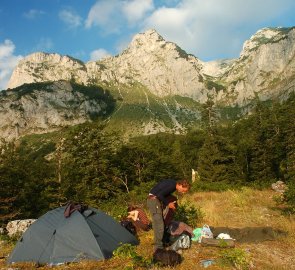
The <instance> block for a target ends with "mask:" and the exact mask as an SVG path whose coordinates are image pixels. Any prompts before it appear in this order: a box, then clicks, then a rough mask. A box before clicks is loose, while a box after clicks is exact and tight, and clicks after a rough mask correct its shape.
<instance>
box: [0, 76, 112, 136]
mask: <svg viewBox="0 0 295 270" xmlns="http://www.w3.org/2000/svg"><path fill="white" fill-rule="evenodd" d="M24 91H26V89H25V90H24ZM106 107H107V105H106V104H105V103H104V102H99V101H97V100H93V99H90V98H88V97H87V96H85V95H83V94H82V93H80V92H77V91H73V88H72V86H71V84H70V83H69V82H67V81H59V82H55V83H51V84H48V86H46V87H45V88H43V89H40V88H38V87H36V88H33V89H30V91H28V93H24V94H23V93H19V92H18V91H16V90H10V91H2V92H0V119H1V120H0V133H1V137H5V138H6V139H12V138H17V137H19V136H21V135H25V134H29V133H44V132H50V131H53V130H56V129H57V128H60V127H63V126H69V125H75V124H80V123H84V122H86V121H89V120H90V119H91V115H93V114H104V112H105V110H106Z"/></svg>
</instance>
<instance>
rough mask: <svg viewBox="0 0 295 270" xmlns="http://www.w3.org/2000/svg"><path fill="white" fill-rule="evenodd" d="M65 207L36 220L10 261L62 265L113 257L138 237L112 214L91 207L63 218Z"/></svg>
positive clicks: (135, 243)
mask: <svg viewBox="0 0 295 270" xmlns="http://www.w3.org/2000/svg"><path fill="white" fill-rule="evenodd" d="M65 208H66V207H60V208H56V209H54V210H52V211H49V212H47V213H46V214H45V215H43V216H41V217H40V218H39V219H38V220H36V221H35V222H34V223H33V224H32V225H31V226H30V227H29V228H28V229H27V231H26V232H25V233H24V234H23V236H22V238H21V239H20V240H19V241H18V243H17V244H16V247H15V248H14V250H13V252H12V253H11V255H10V257H9V258H8V263H13V262H37V263H41V264H43V263H48V264H53V265H54V264H59V263H65V262H74V261H79V260H81V259H90V260H101V259H105V258H110V257H111V256H112V252H113V251H114V250H115V249H116V248H117V247H119V246H120V245H121V244H124V243H130V244H133V245H137V244H138V240H137V239H136V238H135V236H134V235H132V234H131V233H130V232H129V231H128V230H126V229H125V228H124V227H122V226H121V224H120V223H118V222H117V221H116V220H114V219H113V218H112V217H111V216H109V215H107V214H105V213H104V212H102V211H100V210H97V209H94V208H89V209H88V210H86V211H84V212H83V213H80V212H79V211H75V212H73V213H72V214H71V215H70V217H68V218H65V217H64V210H65Z"/></svg>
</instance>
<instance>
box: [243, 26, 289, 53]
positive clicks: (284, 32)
mask: <svg viewBox="0 0 295 270" xmlns="http://www.w3.org/2000/svg"><path fill="white" fill-rule="evenodd" d="M292 30H294V27H265V28H262V29H260V30H258V31H257V32H256V33H255V34H254V35H252V36H251V38H250V39H249V40H247V41H246V42H245V43H244V45H243V50H242V52H241V55H240V56H241V57H242V56H245V55H248V54H249V53H250V52H251V51H253V50H256V49H257V48H258V47H260V46H261V45H264V44H267V43H277V42H279V41H280V40H282V39H285V38H287V36H288V34H289V32H290V31H292Z"/></svg>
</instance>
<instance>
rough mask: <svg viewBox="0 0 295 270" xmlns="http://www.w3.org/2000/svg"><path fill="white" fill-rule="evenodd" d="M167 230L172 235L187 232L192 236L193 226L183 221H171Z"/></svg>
mask: <svg viewBox="0 0 295 270" xmlns="http://www.w3.org/2000/svg"><path fill="white" fill-rule="evenodd" d="M167 232H168V233H169V234H170V235H172V236H176V235H181V234H183V233H186V234H188V235H189V236H190V237H191V236H192V234H193V228H192V227H191V226H189V225H187V224H186V223H184V222H182V221H171V222H170V224H169V226H168V229H167Z"/></svg>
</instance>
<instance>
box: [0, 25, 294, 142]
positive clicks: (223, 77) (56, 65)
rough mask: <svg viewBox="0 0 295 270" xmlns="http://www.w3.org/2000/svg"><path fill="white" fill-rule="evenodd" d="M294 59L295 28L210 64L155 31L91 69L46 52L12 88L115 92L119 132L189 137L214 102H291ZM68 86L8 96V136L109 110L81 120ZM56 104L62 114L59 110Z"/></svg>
mask: <svg viewBox="0 0 295 270" xmlns="http://www.w3.org/2000/svg"><path fill="white" fill-rule="evenodd" d="M294 55H295V28H294V27H293V28H265V29H262V30H260V31H258V32H257V33H256V34H255V35H253V36H252V37H251V38H250V39H249V40H247V41H246V42H245V43H244V46H243V50H242V52H241V54H240V57H239V58H238V59H230V60H219V61H212V62H207V63H206V62H202V61H200V60H199V59H198V58H196V57H195V56H193V55H189V54H187V53H186V52H185V51H183V50H182V49H181V48H179V47H178V46H177V45H176V44H174V43H171V42H167V41H165V40H164V39H163V38H162V37H161V36H160V35H159V34H158V33H157V32H156V31H155V30H148V31H146V32H145V33H141V34H138V35H136V36H135V37H134V38H133V40H132V42H131V43H130V45H129V46H128V48H127V49H126V50H124V51H123V52H122V53H121V54H119V55H117V56H115V57H108V58H105V59H103V60H101V61H97V62H88V63H83V62H81V61H79V60H77V59H74V58H71V57H69V56H61V55H58V54H46V53H40V52H39V53H34V54H32V55H29V56H27V57H26V58H24V59H23V60H22V61H20V63H19V65H18V66H17V67H16V69H15V70H14V72H13V74H12V77H11V79H10V82H9V88H10V89H12V88H15V87H17V86H20V85H23V84H24V83H27V84H30V83H36V82H47V81H60V80H65V81H71V82H76V83H78V84H81V85H102V86H106V87H109V86H112V88H113V89H115V90H114V91H115V93H116V95H117V97H119V99H118V102H117V103H118V104H117V108H116V110H115V112H114V115H111V116H110V119H115V120H112V121H114V123H115V125H116V127H118V125H122V128H126V127H127V126H128V125H125V124H126V123H128V124H129V125H131V124H130V123H132V125H133V126H134V127H135V126H137V127H138V129H136V128H135V129H134V134H136V133H138V130H140V131H139V132H140V133H141V134H150V133H155V132H159V131H167V130H168V131H169V130H170V131H172V132H176V131H177V132H183V131H185V129H186V127H187V125H189V124H194V123H196V121H198V120H199V118H200V113H199V111H198V110H199V109H200V108H199V107H198V106H199V104H200V103H201V104H202V103H204V102H206V101H207V99H208V96H210V98H213V100H214V101H215V104H216V105H219V106H235V105H238V106H240V107H242V106H247V105H248V104H249V103H250V102H251V100H253V99H254V98H256V97H259V98H260V99H262V100H266V99H269V98H273V97H280V98H284V97H286V96H287V95H288V93H289V92H292V91H294V84H295V56H294ZM68 87H70V86H69V85H67V84H66V83H64V84H63V85H62V86H60V83H57V84H54V89H55V90H54V91H53V92H48V91H47V92H46V91H45V92H42V91H39V92H38V91H36V93H35V92H34V95H35V96H36V97H35V98H32V96H31V95H30V96H27V95H25V96H22V97H21V98H19V99H16V98H15V96H16V95H17V91H16V90H13V91H11V90H10V91H4V92H3V93H1V98H0V108H1V106H2V109H1V111H0V113H2V116H1V118H0V119H1V121H0V122H1V125H0V128H1V129H2V134H4V135H5V136H6V135H7V136H12V135H11V134H12V133H14V134H16V133H18V132H20V133H21V132H22V130H23V132H37V131H38V132H39V131H40V132H41V131H44V130H52V129H54V127H57V126H63V125H67V124H76V123H81V122H83V121H86V120H87V119H88V117H89V115H88V114H87V112H90V111H92V112H95V113H98V112H101V111H102V110H103V106H105V105H103V104H98V103H95V104H91V102H92V101H91V100H90V99H88V100H85V102H84V104H85V106H86V107H85V106H84V107H83V108H82V107H79V106H78V107H75V110H78V111H77V113H74V111H75V110H74V111H73V110H72V107H71V106H68V105H66V103H69V101H70V100H72V101H73V102H74V101H75V100H76V99H77V98H79V99H83V98H84V97H82V96H79V97H77V96H74V94H73V92H71V90H69V89H68ZM63 88H64V89H63ZM176 97H178V98H176ZM11 98H12V99H11ZM185 98H191V99H192V102H189V101H188V100H186V99H185ZM96 102H97V101H96ZM53 103H54V104H58V105H59V106H60V107H61V108H62V109H60V110H57V107H56V106H51V104H53ZM74 103H75V102H74ZM86 104H87V105H86ZM68 110H70V111H71V113H70V115H68V114H69V113H68ZM24 115H29V116H28V117H27V116H26V117H25V116H24ZM120 116H123V117H121V118H120ZM139 118H140V119H139ZM28 119H30V120H29V121H28ZM122 119H124V121H126V122H124V121H123V120H122ZM130 119H134V122H132V121H133V120H132V121H131V120H130ZM8 126H10V129H8V128H6V127H8ZM11 126H13V127H15V129H14V130H12V129H11ZM128 129H129V130H130V128H129V127H128Z"/></svg>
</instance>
